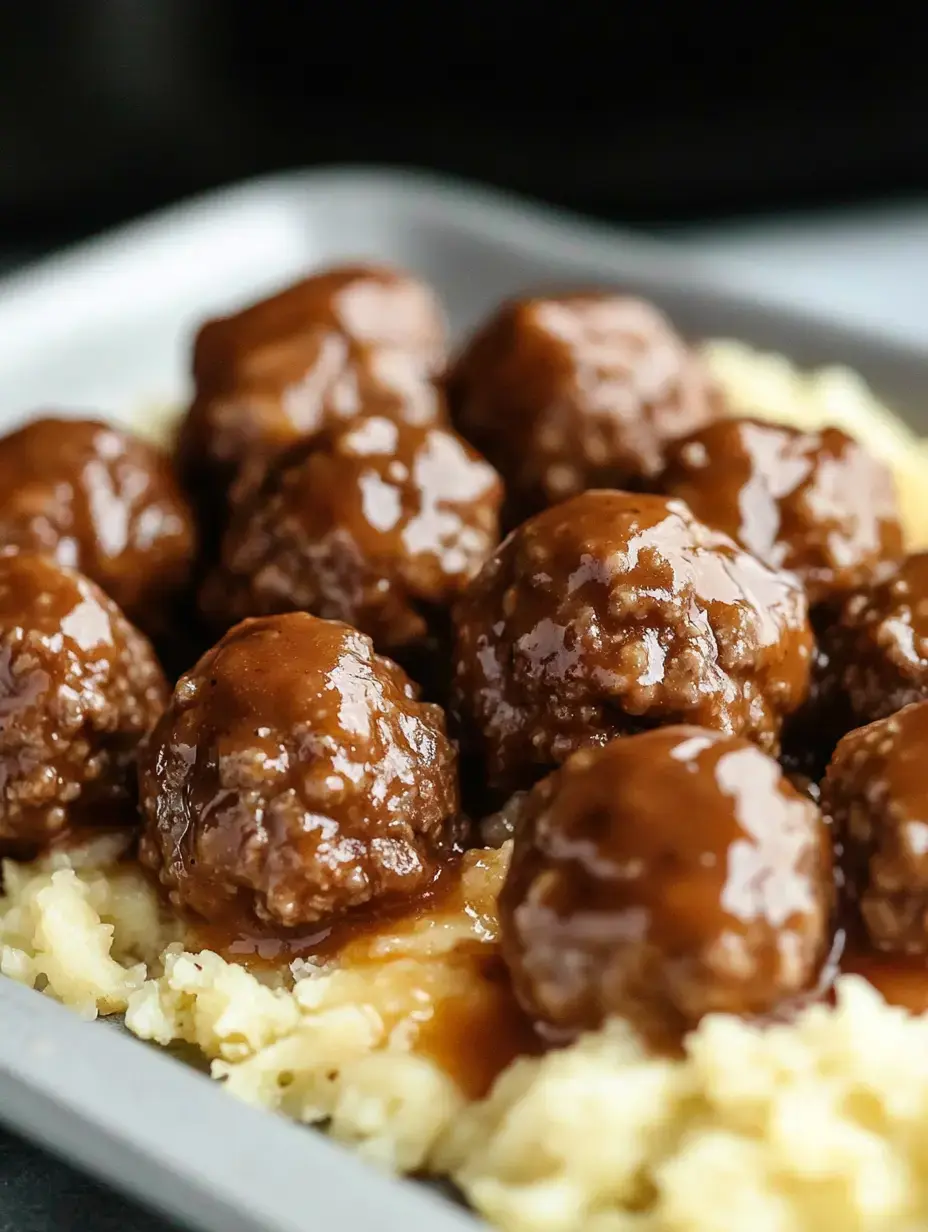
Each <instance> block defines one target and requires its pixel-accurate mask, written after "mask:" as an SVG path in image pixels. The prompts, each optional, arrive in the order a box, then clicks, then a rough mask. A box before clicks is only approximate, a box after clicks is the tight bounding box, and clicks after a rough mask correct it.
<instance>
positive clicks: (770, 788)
mask: <svg viewBox="0 0 928 1232" xmlns="http://www.w3.org/2000/svg"><path fill="white" fill-rule="evenodd" d="M832 897H833V891H832V878H831V849H830V844H829V841H828V835H827V830H826V827H825V824H824V822H823V820H822V815H821V813H820V812H819V810H818V809H817V808H816V807H815V805H814V804H813V803H812V802H811V801H810V800H808V799H807V798H806V797H804V796H803V795H802V794H801V793H800V792H797V791H796V790H795V789H794V788H793V786H792V785H791V784H790V783H789V782H788V781H787V780H786V779H785V778H784V776H783V774H782V773H781V771H780V768H779V767H778V766H777V764H776V762H775V761H774V760H773V759H772V758H770V757H768V756H767V755H766V754H765V753H763V752H761V750H760V749H758V748H756V746H754V745H752V744H750V743H748V742H747V741H744V740H740V739H737V738H735V737H731V736H725V735H722V734H720V733H717V732H711V731H706V730H705V729H701V728H695V727H666V728H661V729H658V730H655V731H651V732H644V733H642V734H641V735H638V736H631V737H628V738H626V739H622V740H614V741H612V742H611V743H610V744H607V745H605V746H604V747H603V748H601V749H596V750H584V751H583V752H580V753H577V754H575V755H574V756H573V757H572V758H571V759H570V760H569V761H568V762H567V763H566V764H565V765H564V766H562V767H561V768H560V769H559V770H557V771H555V772H554V774H552V775H551V776H549V777H548V778H547V779H544V780H543V781H542V782H541V783H539V784H537V785H536V787H535V788H534V789H533V790H532V792H530V793H529V795H528V796H526V797H525V798H524V800H523V801H522V806H521V811H520V813H519V816H518V818H517V821H516V827H515V841H514V847H513V855H512V863H511V865H510V868H509V873H508V876H507V879H506V883H505V886H504V888H503V891H502V894H501V896H500V920H501V925H502V941H503V953H504V956H505V958H506V960H507V963H508V965H509V969H510V971H511V972H512V975H513V979H514V983H515V987H516V991H517V994H518V996H519V998H520V1000H521V1001H522V1004H523V1005H524V1006H525V1007H526V1009H527V1010H528V1011H529V1012H530V1013H531V1014H533V1015H534V1016H535V1017H536V1018H538V1019H540V1020H541V1021H542V1022H545V1023H548V1024H550V1025H552V1026H554V1027H556V1028H561V1029H563V1030H566V1031H570V1032H573V1031H577V1030H584V1029H587V1028H593V1027H597V1026H599V1025H601V1023H602V1022H603V1021H604V1019H605V1018H607V1017H609V1016H610V1015H622V1016H625V1017H628V1018H631V1019H632V1020H633V1021H635V1022H636V1023H637V1024H638V1025H639V1027H642V1028H644V1030H645V1031H646V1032H647V1033H648V1034H652V1035H656V1036H657V1037H659V1038H664V1039H666V1038H669V1039H674V1038H675V1037H678V1036H679V1035H680V1034H682V1032H683V1031H685V1030H686V1029H687V1028H689V1027H692V1026H694V1025H695V1024H696V1023H697V1022H698V1021H699V1019H700V1018H701V1017H702V1016H703V1015H704V1014H708V1013H711V1012H716V1011H717V1012H723V1013H734V1014H745V1015H759V1014H766V1013H770V1012H771V1011H773V1010H775V1009H776V1007H777V1006H778V1004H779V1003H781V1002H783V1001H784V1000H787V999H789V998H791V997H795V996H796V995H797V994H799V993H802V992H804V991H806V990H808V989H809V988H810V987H811V986H812V985H814V983H815V981H816V978H817V976H818V974H819V972H820V970H821V967H822V962H823V959H824V958H825V956H826V953H827V951H828V949H829V939H830V923H831V910H832Z"/></svg>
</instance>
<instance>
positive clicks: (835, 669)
mask: <svg viewBox="0 0 928 1232" xmlns="http://www.w3.org/2000/svg"><path fill="white" fill-rule="evenodd" d="M830 615H831V619H830V621H829V623H827V624H824V625H823V628H822V630H821V633H820V641H821V648H822V662H821V671H820V675H821V681H820V684H819V687H818V690H817V691H818V693H819V694H820V696H821V704H822V706H823V707H825V708H827V709H829V710H830V711H832V712H839V713H840V714H841V715H842V718H843V727H844V730H845V731H847V730H848V729H849V728H851V727H856V726H861V725H862V724H864V723H870V722H872V721H873V720H874V719H880V718H884V717H885V716H886V715H889V714H892V713H893V712H894V711H895V710H900V709H901V708H902V707H903V706H906V705H908V704H909V703H910V702H915V701H921V700H922V699H923V698H928V552H920V553H918V554H916V555H913V556H909V557H908V558H907V559H906V560H904V561H903V562H902V563H901V564H900V565H899V566H898V567H897V568H895V569H893V570H892V571H891V572H890V573H889V574H888V576H884V577H883V578H882V579H881V580H878V581H877V582H876V583H874V584H873V585H871V586H869V587H862V588H861V589H859V590H857V591H855V592H853V593H852V594H850V595H849V596H847V597H846V598H845V599H844V601H843V603H842V604H840V606H839V607H838V609H837V611H836V612H834V613H830Z"/></svg>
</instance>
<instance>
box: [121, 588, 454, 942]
mask: <svg viewBox="0 0 928 1232" xmlns="http://www.w3.org/2000/svg"><path fill="white" fill-rule="evenodd" d="M139 784H140V797H141V808H142V813H143V816H144V819H145V832H144V834H143V838H142V843H141V849H140V856H141V859H142V861H143V863H144V864H146V865H147V866H148V867H149V868H151V869H153V870H154V871H155V872H156V873H157V874H158V876H159V877H160V879H161V881H162V883H163V884H164V885H165V886H166V887H167V889H168V891H169V893H170V897H171V900H172V901H173V903H174V904H175V905H176V906H177V907H179V908H182V909H185V910H187V911H189V912H191V913H194V914H196V915H199V916H202V917H204V918H205V919H207V920H209V921H213V922H221V923H227V922H232V923H235V924H236V925H237V926H241V927H244V928H246V929H247V928H248V926H249V924H254V922H255V921H258V922H270V923H272V924H276V925H280V926H283V927H288V928H289V927H294V926H296V925H301V924H310V923H314V922H316V921H318V920H321V919H324V918H326V917H330V916H333V915H337V914H338V913H341V912H344V911H346V910H348V909H350V908H353V907H358V906H360V905H362V904H366V903H370V902H372V901H374V900H381V899H384V898H387V897H391V896H399V895H405V894H410V893H413V892H415V891H418V890H421V889H423V888H424V887H425V886H426V884H427V883H428V882H429V880H430V879H431V877H432V876H433V874H434V872H435V868H436V861H437V860H438V859H439V858H440V857H441V855H442V853H443V852H444V851H445V850H446V849H447V848H448V847H449V846H450V845H451V844H452V843H453V842H454V841H455V838H456V827H457V813H458V788H457V767H456V762H455V751H454V747H453V746H452V744H451V742H450V741H449V740H448V737H447V735H446V734H445V722H444V714H443V712H442V711H441V710H440V709H439V707H437V706H432V705H428V704H425V703H422V702H418V701H417V700H416V695H415V690H414V688H413V686H412V685H411V684H410V682H409V679H408V678H407V677H406V675H405V674H404V673H403V672H402V670H401V669H400V668H398V667H397V666H396V665H395V664H393V663H391V662H390V661H389V660H388V659H382V658H380V657H379V656H377V655H375V654H374V650H373V646H372V644H371V641H370V639H369V638H367V637H364V636H363V635H362V634H360V633H358V632H357V631H356V630H354V629H350V628H349V627H348V626H347V625H343V624H339V623H337V622H335V621H326V620H319V619H317V618H316V617H315V616H309V615H307V614H306V613H305V612H293V613H290V614H288V615H284V616H274V617H264V618H259V619H254V620H246V621H244V622H243V623H242V624H240V625H237V626H236V627H235V628H234V629H232V630H231V631H230V632H229V633H227V634H226V636H225V637H224V638H223V639H222V641H220V642H219V644H218V645H217V646H215V647H214V648H213V649H212V650H210V651H209V652H208V653H207V654H206V655H204V656H203V658H202V659H201V660H200V661H199V663H197V665H196V667H194V669H193V670H192V671H190V672H188V673H187V674H186V675H185V676H183V677H182V678H181V679H180V681H178V684H177V687H176V688H175V690H174V696H173V699H172V701H171V703H170V705H169V706H168V709H167V710H166V711H165V714H164V716H163V718H162V719H161V721H160V723H159V724H158V726H157V727H156V728H155V731H154V733H153V734H152V737H151V739H150V740H149V741H148V742H147V745H146V748H145V750H144V752H143V753H142V755H141V757H140V759H139Z"/></svg>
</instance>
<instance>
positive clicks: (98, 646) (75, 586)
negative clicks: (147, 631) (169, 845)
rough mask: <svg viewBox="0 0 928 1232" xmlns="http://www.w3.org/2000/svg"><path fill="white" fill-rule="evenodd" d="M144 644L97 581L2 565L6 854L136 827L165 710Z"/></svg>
mask: <svg viewBox="0 0 928 1232" xmlns="http://www.w3.org/2000/svg"><path fill="white" fill-rule="evenodd" d="M167 696H168V687H167V682H166V681H165V679H164V676H163V675H162V672H161V668H160V667H159V666H158V662H157V659H156V658H155V654H154V651H153V650H152V648H151V646H150V645H149V643H148V641H147V640H146V639H145V637H144V636H143V635H142V634H141V633H139V632H138V631H137V630H136V629H135V628H134V627H133V626H132V625H131V624H129V622H128V621H127V620H126V618H125V617H124V616H123V615H122V613H121V612H120V611H119V609H118V608H117V607H116V605H115V604H114V603H113V602H112V601H111V600H110V599H108V598H107V597H106V595H104V593H103V591H102V590H100V589H99V587H97V586H96V585H94V583H93V582H91V581H89V580H88V579H87V578H85V577H82V576H81V574H79V573H76V572H74V571H72V570H70V569H65V568H62V567H61V566H59V565H56V564H55V562H54V561H53V560H51V559H50V558H49V557H46V556H35V555H33V554H32V553H29V552H8V553H5V554H3V555H0V785H2V794H0V851H3V852H6V851H8V850H10V849H11V848H14V847H15V848H23V847H26V848H30V847H31V848H41V847H42V846H43V845H45V844H46V843H48V842H49V841H50V840H52V839H53V838H55V837H56V836H57V835H59V834H61V833H62V832H63V831H65V830H67V829H69V828H71V827H75V826H80V827H84V826H111V825H125V824H129V825H131V824H133V823H134V821H135V809H134V802H135V753H136V746H137V745H138V743H139V741H140V740H141V739H142V737H143V736H144V735H145V733H146V732H147V731H148V729H149V728H150V727H151V726H152V725H153V724H154V722H155V720H156V719H157V718H158V716H159V715H160V714H161V712H162V710H163V709H164V706H165V704H166V702H167Z"/></svg>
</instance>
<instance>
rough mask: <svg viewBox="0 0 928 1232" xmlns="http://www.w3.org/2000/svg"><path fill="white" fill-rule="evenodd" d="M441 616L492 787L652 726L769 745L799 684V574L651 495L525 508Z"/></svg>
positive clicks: (803, 647) (472, 737) (802, 635)
mask: <svg viewBox="0 0 928 1232" xmlns="http://www.w3.org/2000/svg"><path fill="white" fill-rule="evenodd" d="M455 624H456V646H455V654H454V682H453V705H454V708H455V711H456V714H457V715H458V717H459V719H460V723H461V727H462V734H463V738H464V740H465V742H466V746H467V748H468V751H469V753H470V752H472V751H474V750H477V751H479V753H480V754H481V755H482V758H483V761H484V763H485V765H486V770H487V777H488V781H489V783H490V784H491V785H492V786H494V787H496V788H498V789H500V790H515V789H517V788H519V787H521V786H526V785H528V784H530V783H531V782H532V781H533V780H534V779H535V778H537V777H538V776H539V775H540V774H541V773H543V772H544V771H545V770H547V769H549V768H551V767H552V766H553V765H556V764H559V763H560V762H562V761H564V760H565V758H566V757H567V756H568V755H569V754H570V753H572V752H574V751H575V750H576V749H578V748H581V747H583V746H585V745H596V744H604V743H605V742H606V741H607V740H611V739H612V738H613V737H614V736H619V735H625V734H628V733H630V732H635V731H639V730H641V729H642V728H645V727H654V726H655V725H657V724H660V723H678V722H692V723H698V724H700V725H701V726H704V727H711V728H716V729H718V730H720V731H725V732H731V733H733V734H743V735H745V736H748V737H750V738H751V739H753V740H755V741H757V742H758V743H759V744H761V745H762V746H763V747H764V748H766V749H771V750H775V749H776V747H777V743H778V737H779V731H780V725H781V722H782V719H783V716H784V715H787V714H789V713H790V712H791V711H793V710H795V709H796V708H797V707H798V706H799V704H800V703H801V702H802V700H803V698H804V697H805V694H806V690H807V687H808V680H809V661H810V655H811V647H812V633H811V630H810V628H809V624H808V621H807V618H806V599H805V594H804V592H803V590H802V587H801V585H800V584H799V582H798V581H797V580H796V579H795V578H794V577H793V576H792V575H791V574H786V573H778V572H776V571H774V570H771V569H769V568H768V567H767V566H766V565H763V564H761V563H760V562H759V561H757V560H755V559H754V557H752V556H750V555H748V554H747V553H746V552H743V551H742V550H741V549H740V548H738V547H737V546H736V545H735V544H734V543H732V541H731V540H730V539H728V538H727V537H726V536H725V535H722V534H721V533H719V532H718V531H712V530H709V529H708V528H707V527H705V526H703V524H702V523H701V522H697V521H696V519H695V518H694V517H693V516H692V514H691V513H690V511H689V510H688V509H687V507H686V505H684V504H683V503H682V502H681V501H673V500H665V499H664V498H662V497H659V496H635V495H630V494H628V493H625V492H602V491H591V492H586V493H583V494H582V495H581V496H577V497H574V499H573V500H570V501H565V502H564V503H563V504H561V505H556V506H555V507H553V508H552V509H547V510H545V511H544V512H543V513H540V514H537V515H536V516H535V517H534V518H531V519H530V520H529V521H527V522H526V523H524V524H523V525H522V526H521V527H519V529H518V530H516V531H514V532H513V533H512V534H511V535H510V536H509V538H508V539H507V540H505V542H504V543H503V544H502V546H501V547H500V548H499V549H498V550H497V552H496V553H494V555H493V556H491V557H490V559H489V560H488V562H487V564H486V565H484V567H483V569H482V570H481V572H480V573H479V574H478V576H477V577H476V578H475V580H474V581H473V582H472V583H471V585H470V586H469V587H468V589H467V591H466V592H465V594H464V596H463V597H462V599H461V601H460V602H459V604H458V606H457V609H456V616H455Z"/></svg>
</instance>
